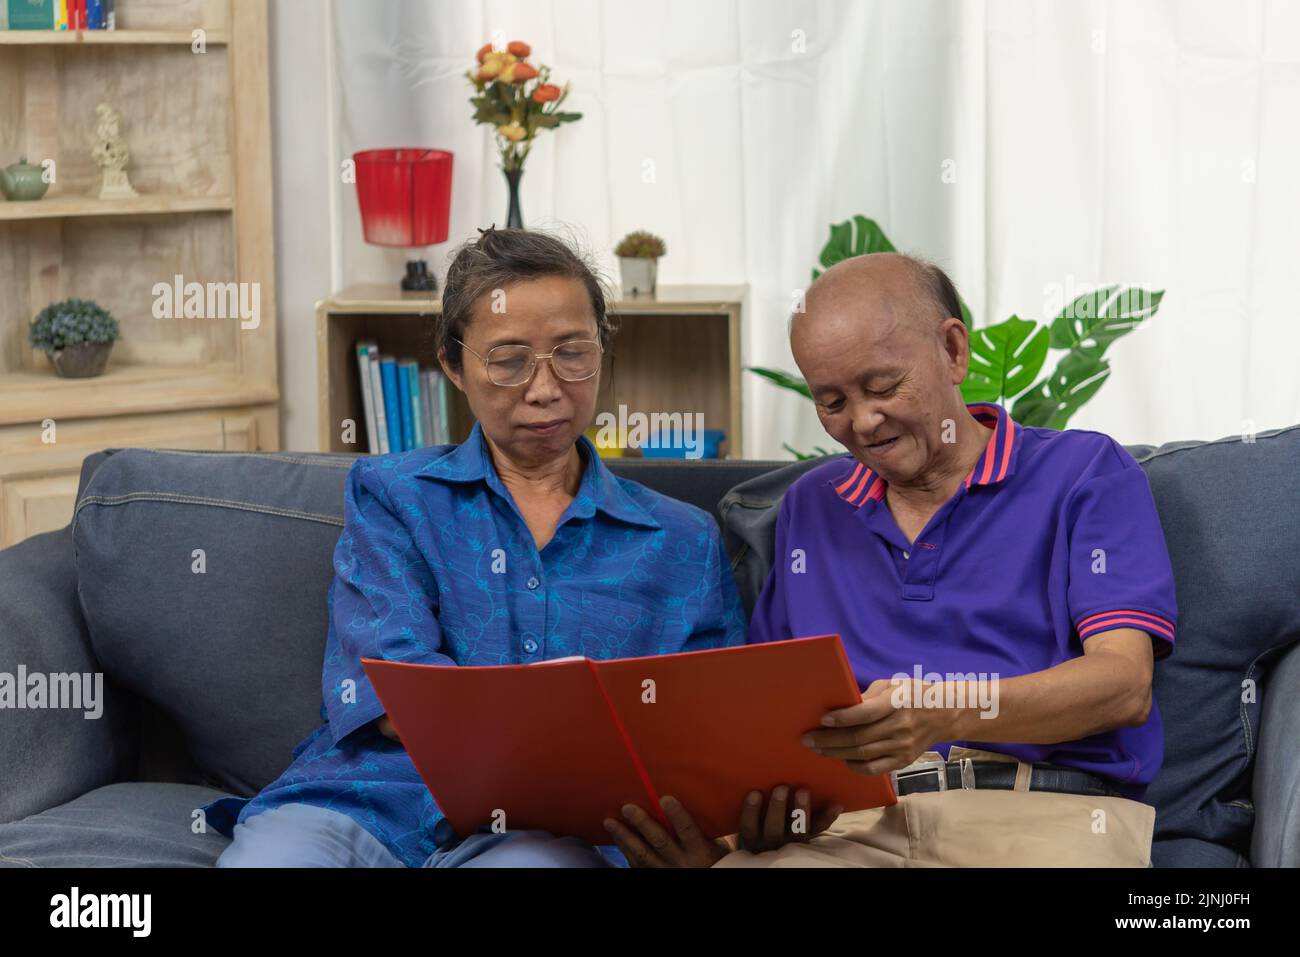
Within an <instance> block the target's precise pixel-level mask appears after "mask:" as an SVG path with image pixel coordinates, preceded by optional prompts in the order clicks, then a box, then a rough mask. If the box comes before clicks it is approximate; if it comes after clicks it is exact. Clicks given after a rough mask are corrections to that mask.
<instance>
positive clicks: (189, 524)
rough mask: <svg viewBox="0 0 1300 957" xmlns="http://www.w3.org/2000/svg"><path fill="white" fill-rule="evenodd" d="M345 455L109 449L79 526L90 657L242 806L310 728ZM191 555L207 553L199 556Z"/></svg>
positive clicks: (315, 721)
mask: <svg viewBox="0 0 1300 957" xmlns="http://www.w3.org/2000/svg"><path fill="white" fill-rule="evenodd" d="M350 464H351V459H350V458H349V457H347V456H296V455H259V454H236V453H228V452H223V453H205V452H174V451H158V450H146V449H127V450H122V451H116V450H115V451H114V452H113V454H111V455H109V456H107V457H106V458H105V459H104V460H103V461H102V462H101V463H100V464H99V466H98V468H96V469H95V470H94V472H93V474H92V475H90V477H89V479H88V480H87V481H86V483H85V486H84V488H83V493H82V495H81V498H80V499H79V501H78V503H77V509H76V513H75V515H74V518H73V526H72V539H73V544H74V548H75V556H76V557H75V561H76V568H77V580H78V583H79V584H78V591H79V594H80V601H81V608H82V614H83V616H84V618H85V621H86V623H87V628H88V631H89V634H90V641H91V645H92V647H93V649H94V652H95V655H96V657H97V658H98V660H99V662H100V664H101V666H102V668H103V670H104V671H105V672H106V673H107V674H108V675H109V676H110V677H111V678H112V679H113V680H114V681H115V682H116V683H117V684H119V685H121V686H124V687H126V688H127V689H129V690H130V691H132V692H134V693H135V694H137V695H139V696H140V697H142V698H144V699H146V700H148V701H150V702H152V703H153V704H154V705H156V706H157V707H158V708H159V709H160V710H161V711H162V712H163V713H165V714H166V715H167V716H168V717H169V718H170V719H171V720H172V721H173V722H175V724H176V726H177V727H178V728H179V729H180V730H181V733H182V734H183V736H184V738H185V743H186V746H187V748H188V750H189V753H190V755H191V756H192V758H193V761H194V764H195V766H196V767H197V768H198V769H199V771H200V773H201V774H202V776H203V779H204V780H205V781H207V782H209V783H214V784H216V785H217V786H218V787H220V788H222V789H223V790H225V791H228V792H230V793H232V794H237V795H241V796H247V795H251V794H255V793H256V792H257V791H258V790H260V789H261V788H262V787H264V786H265V785H266V784H268V783H269V782H270V781H272V780H274V779H275V778H276V777H278V776H279V774H280V773H281V772H282V771H283V770H284V769H285V768H286V767H288V765H289V763H290V761H291V758H292V753H293V749H294V746H295V745H297V744H298V742H299V741H301V740H302V739H303V738H304V737H305V736H306V735H307V734H308V733H309V732H310V731H311V730H312V729H313V728H315V727H316V726H317V725H319V723H320V720H321V718H320V707H321V684H320V682H321V663H322V656H323V654H324V647H325V636H326V630H327V627H328V608H327V605H326V592H327V591H328V589H329V585H330V582H331V580H332V579H333V552H334V544H335V542H336V541H337V539H338V535H339V531H340V530H341V528H342V525H343V518H342V507H343V480H344V477H345V476H346V474H347V469H348V467H349V466H350ZM200 550H201V551H200Z"/></svg>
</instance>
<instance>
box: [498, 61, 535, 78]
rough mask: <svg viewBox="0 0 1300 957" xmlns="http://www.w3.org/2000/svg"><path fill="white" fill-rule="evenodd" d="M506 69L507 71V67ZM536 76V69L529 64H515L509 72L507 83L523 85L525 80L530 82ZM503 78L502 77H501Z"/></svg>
mask: <svg viewBox="0 0 1300 957" xmlns="http://www.w3.org/2000/svg"><path fill="white" fill-rule="evenodd" d="M507 69H509V68H508V67H507ZM536 76H537V68H536V67H535V66H533V65H532V64H531V63H516V64H514V69H513V70H511V76H510V78H509V79H508V80H507V82H508V83H523V82H524V81H525V80H532V79H534V78H536ZM503 78H504V77H503Z"/></svg>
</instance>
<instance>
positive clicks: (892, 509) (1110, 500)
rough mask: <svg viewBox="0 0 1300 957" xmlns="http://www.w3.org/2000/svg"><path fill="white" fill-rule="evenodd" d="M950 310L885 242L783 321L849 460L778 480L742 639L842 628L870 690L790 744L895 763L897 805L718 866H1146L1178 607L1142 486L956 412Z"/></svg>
mask: <svg viewBox="0 0 1300 957" xmlns="http://www.w3.org/2000/svg"><path fill="white" fill-rule="evenodd" d="M959 315H960V312H959V306H958V300H957V294H956V292H955V291H954V289H953V287H952V283H951V282H950V281H949V280H948V278H947V276H945V275H944V274H943V272H942V271H941V270H939V269H938V268H937V267H935V266H933V265H930V264H928V263H925V262H923V261H920V260H917V259H913V258H911V257H907V256H901V255H895V254H886V253H880V254H874V255H868V256H860V257H857V258H854V259H849V260H846V261H844V262H841V263H839V264H838V265H836V266H834V267H833V268H831V269H830V270H828V271H827V272H826V273H825V275H823V276H822V277H820V278H819V279H818V280H817V281H816V282H815V283H814V284H813V285H812V286H811V287H810V289H809V290H808V294H807V297H806V309H805V311H804V313H803V314H797V315H796V316H795V318H794V320H793V322H792V325H791V347H792V350H793V352H794V357H795V361H796V362H797V363H798V365H799V368H800V369H801V370H802V371H803V374H804V376H805V377H806V378H807V381H808V385H809V388H810V389H811V391H812V395H813V399H814V401H815V402H816V405H817V414H818V416H819V417H820V418H821V422H822V425H823V426H824V427H825V429H826V431H827V432H828V433H829V434H830V435H831V436H832V437H833V438H835V439H836V440H838V441H839V442H841V443H842V444H843V445H844V446H845V447H846V448H847V449H849V451H850V453H851V455H850V456H849V457H838V458H835V459H832V460H830V461H828V462H826V463H825V464H824V465H821V466H819V467H816V468H814V469H812V470H811V471H809V472H808V473H806V474H805V475H803V476H802V477H801V478H800V479H799V480H798V481H797V482H795V483H794V485H792V486H791V488H790V489H789V491H787V492H786V494H785V497H784V499H783V500H782V503H781V509H780V513H779V518H778V521H777V530H776V552H775V555H776V560H775V564H774V567H773V569H772V573H771V576H770V577H769V579H768V581H767V583H766V585H765V587H764V589H763V592H762V595H761V596H760V598H759V600H758V604H757V607H756V608H755V611H754V616H753V621H752V623H751V626H750V640H751V641H775V640H780V639H785V638H790V637H793V636H807V635H817V634H825V633H831V632H833V633H838V634H839V635H841V636H842V638H843V641H844V647H845V649H846V651H847V652H848V656H849V660H850V662H851V663H852V665H853V669H854V672H855V674H856V675H857V678H858V682H859V685H860V686H861V687H864V688H866V689H867V690H866V692H865V693H864V694H863V696H862V702H861V704H858V705H854V706H853V707H850V708H846V709H844V710H841V711H837V712H832V713H831V714H830V715H828V716H827V717H826V718H825V719H824V720H823V724H824V725H826V727H824V728H823V729H819V730H814V731H811V732H810V733H809V734H808V735H807V736H806V737H805V739H804V743H805V745H807V746H809V747H811V748H813V749H814V750H816V751H817V752H818V753H820V754H823V755H825V756H827V757H828V758H834V759H839V760H843V761H845V762H846V763H847V765H848V766H849V767H850V768H852V769H853V770H855V771H858V772H861V773H863V774H883V773H886V772H897V775H896V784H897V790H898V793H899V802H898V804H897V805H894V806H892V807H889V808H878V809H874V810H870V811H860V812H855V813H848V814H842V815H840V816H839V817H838V818H837V819H835V821H834V823H833V824H832V825H831V826H830V827H829V828H828V829H826V830H824V831H822V832H821V833H820V834H817V835H815V836H813V837H811V838H809V839H805V840H802V841H799V840H795V841H794V842H792V843H787V844H785V845H784V846H782V847H780V848H779V849H776V850H767V851H763V852H760V853H753V852H751V851H746V850H738V851H736V852H734V853H731V854H729V855H727V856H726V857H724V858H722V860H721V861H720V862H719V863H718V865H717V866H724V867H726V866H805V865H819V864H827V865H848V866H867V867H916V866H942V865H957V866H998V865H1011V866H1021V865H1027V866H1043V865H1067V866H1084V865H1098V866H1137V867H1146V866H1149V864H1150V852H1151V833H1152V826H1153V824H1154V820H1155V809H1154V808H1152V807H1151V806H1150V805H1148V804H1145V803H1143V802H1142V798H1143V795H1144V793H1145V791H1146V788H1147V785H1148V784H1149V783H1150V782H1151V779H1152V778H1153V776H1154V775H1155V772H1156V770H1157V769H1158V768H1159V766H1160V761H1161V758H1162V753H1163V746H1162V740H1161V738H1162V732H1161V724H1160V716H1159V712H1158V711H1157V709H1156V707H1155V704H1154V702H1153V701H1152V697H1151V677H1152V668H1153V662H1154V660H1155V659H1158V658H1162V657H1164V656H1165V655H1167V654H1168V653H1169V652H1170V651H1171V650H1172V648H1173V644H1172V642H1173V638H1174V624H1175V620H1176V615H1177V611H1176V607H1175V600H1174V586H1173V575H1172V571H1171V569H1170V564H1169V556H1168V552H1167V550H1166V547H1165V543H1164V538H1163V535H1162V532H1161V529H1160V521H1159V518H1158V516H1157V514H1156V509H1155V504H1154V502H1153V500H1152V497H1151V491H1150V487H1149V486H1148V484H1147V480H1146V476H1145V475H1144V473H1143V472H1142V470H1141V469H1140V468H1139V467H1138V465H1137V463H1136V462H1135V461H1134V460H1133V458H1132V457H1131V456H1130V455H1129V454H1128V453H1127V452H1125V450H1124V449H1123V447H1122V446H1120V445H1119V444H1118V443H1116V442H1115V441H1114V440H1113V439H1111V438H1109V437H1108V436H1105V435H1102V434H1100V433H1097V432H1086V431H1080V430H1067V431H1055V430H1052V429H1043V428H1028V427H1024V426H1021V425H1018V424H1016V423H1015V422H1013V421H1012V420H1011V418H1010V417H1009V416H1008V415H1007V413H1006V411H1005V410H1004V409H1003V408H1001V407H999V406H997V405H993V404H989V403H979V404H975V405H967V404H965V403H964V402H963V400H962V396H961V392H960V389H959V388H958V387H959V385H960V384H961V382H962V380H963V379H964V378H965V377H966V368H967V364H968V361H969V357H970V352H969V334H968V332H967V330H966V327H965V326H964V325H963V324H962V322H961V320H960V319H959V318H957V316H959ZM936 679H938V680H936Z"/></svg>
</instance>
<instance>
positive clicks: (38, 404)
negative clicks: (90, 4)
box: [0, 0, 280, 547]
mask: <svg viewBox="0 0 1300 957" xmlns="http://www.w3.org/2000/svg"><path fill="white" fill-rule="evenodd" d="M266 18H267V8H266V3H265V0H118V3H117V23H118V29H117V30H114V31H102V30H87V31H25V30H3V31H0V47H3V48H4V52H3V53H0V91H3V95H0V150H2V151H3V153H2V155H0V166H7V165H9V164H10V163H13V162H15V161H16V160H17V159H18V158H19V156H26V157H27V158H28V160H29V161H30V162H32V163H36V164H40V163H42V162H43V161H44V160H46V159H51V160H53V161H54V162H55V164H56V165H55V170H56V179H55V182H54V183H52V184H51V186H50V189H49V191H48V193H47V194H46V195H45V197H43V198H42V199H40V200H37V201H34V202H5V201H3V199H2V198H0V547H7V546H8V545H11V544H13V543H15V542H17V541H20V540H21V539H23V538H26V537H27V536H29V535H32V534H35V533H37V532H41V531H47V530H50V529H53V528H58V527H61V526H62V525H63V524H65V523H66V522H67V521H68V520H69V519H70V518H71V515H72V506H73V495H74V493H75V489H76V477H77V474H78V472H79V470H80V464H81V460H82V459H83V458H84V457H85V456H86V455H88V454H90V453H91V452H94V451H97V450H99V449H101V448H106V447H114V446H116V447H121V446H146V447H170V448H204V449H207V448H243V449H277V448H279V441H280V440H279V387H278V382H277V373H276V317H275V264H274V252H273V246H272V243H273V235H274V233H273V224H272V209H273V204H272V197H271V135H270V98H269V88H268V73H267V27H266ZM197 30H201V31H203V32H202V36H203V40H204V46H203V52H196V51H195V50H194V48H193V43H194V39H195V31H197ZM101 101H103V102H107V103H109V104H110V105H111V106H113V107H114V108H115V109H117V110H119V111H120V112H121V114H122V131H123V135H124V136H125V139H126V142H127V145H128V147H129V149H130V151H131V155H130V160H129V162H128V165H127V173H128V174H129V176H130V179H131V184H132V186H134V188H135V189H136V191H137V192H138V193H139V194H140V195H139V196H137V197H135V198H132V199H124V200H120V201H111V200H100V199H98V198H95V197H93V196H92V195H91V194H92V192H93V191H94V189H95V187H96V185H97V180H98V168H97V166H96V164H95V161H94V159H93V157H92V156H91V147H92V145H93V136H94V132H95V126H96V115H95V107H96V105H97V104H98V103H100V102H101ZM176 275H181V276H182V277H183V281H184V282H186V283H188V282H198V283H201V284H206V283H221V284H225V283H232V282H233V283H256V284H257V286H258V287H259V288H258V294H259V309H260V315H259V317H258V321H257V324H256V328H243V324H241V322H240V320H239V319H238V318H229V319H221V318H197V317H190V318H175V319H159V318H155V316H154V314H153V306H154V302H155V299H156V296H155V294H154V288H155V286H156V284H158V283H165V284H168V285H170V284H172V282H173V278H174V277H175V276H176ZM69 297H78V298H83V299H92V300H94V301H95V302H97V303H99V304H100V305H101V306H103V307H104V308H105V309H107V310H108V311H109V312H110V313H112V315H113V316H114V318H116V319H117V321H118V323H119V326H120V327H121V333H122V338H121V339H119V340H118V341H117V342H116V343H115V344H114V346H113V351H112V353H111V355H110V358H109V364H108V368H107V370H106V371H105V373H104V374H103V375H101V376H98V377H95V378H91V379H64V378H60V377H59V376H57V375H56V374H55V373H54V371H53V369H52V368H51V366H50V363H49V360H48V359H47V358H46V356H45V355H44V354H43V353H40V352H37V351H36V350H34V349H33V348H32V347H31V346H30V344H29V342H28V329H29V327H30V324H31V321H32V319H33V318H34V317H35V315H36V314H37V313H38V312H39V311H40V310H41V309H42V308H44V307H45V306H46V305H49V304H50V303H52V302H57V301H59V300H62V299H66V298H69ZM51 426H53V428H54V435H55V436H56V439H55V441H54V442H53V443H51V442H49V441H48V436H49V435H50V434H51V431H50V427H51Z"/></svg>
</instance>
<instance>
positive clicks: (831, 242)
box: [812, 214, 898, 280]
mask: <svg viewBox="0 0 1300 957" xmlns="http://www.w3.org/2000/svg"><path fill="white" fill-rule="evenodd" d="M897 251H898V250H896V249H895V248H894V244H893V243H891V242H890V241H889V237H888V236H886V235H885V231H884V230H883V229H881V228H880V224H879V223H877V222H876V221H875V220H874V219H868V218H867V217H866V216H863V215H861V214H859V215H857V216H854V217H853V218H852V219H846V220H845V221H844V222H842V223H832V224H831V238H830V239H828V240H826V245H825V246H823V247H822V251H821V255H820V256H819V257H818V262H820V263H821V264H822V266H823V267H824V268H826V269H830V268H831V267H832V266H834V265H835V264H836V263H837V262H841V261H843V260H845V259H852V258H853V257H854V256H862V255H865V254H867V253H892V252H897ZM820 275H821V270H818V269H813V274H812V277H813V279H814V280H815V279H816V278H817V277H818V276H820Z"/></svg>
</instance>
